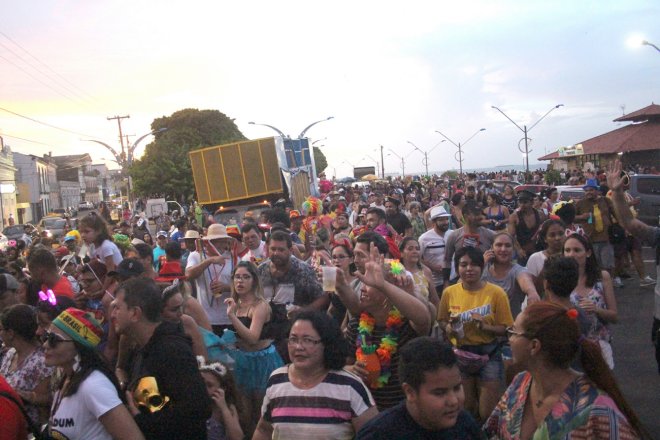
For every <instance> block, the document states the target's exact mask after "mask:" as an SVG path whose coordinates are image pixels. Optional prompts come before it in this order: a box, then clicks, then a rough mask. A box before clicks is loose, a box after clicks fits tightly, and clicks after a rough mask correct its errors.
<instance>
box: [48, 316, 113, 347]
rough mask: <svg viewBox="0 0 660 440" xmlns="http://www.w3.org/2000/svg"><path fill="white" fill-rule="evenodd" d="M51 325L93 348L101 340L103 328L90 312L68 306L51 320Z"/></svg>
mask: <svg viewBox="0 0 660 440" xmlns="http://www.w3.org/2000/svg"><path fill="white" fill-rule="evenodd" d="M53 325H54V326H55V327H57V328H58V329H60V330H62V331H63V332H64V333H66V334H67V335H68V336H71V338H72V339H73V340H74V341H76V342H78V343H80V344H82V345H84V346H85V347H88V348H95V347H96V346H97V345H99V342H101V337H102V336H103V329H102V328H101V324H99V322H98V321H97V320H96V319H95V318H94V315H92V314H91V313H88V312H85V311H82V310H79V309H76V308H73V307H70V308H68V309H66V310H65V311H63V312H62V313H60V314H59V315H58V316H57V318H55V319H54V320H53Z"/></svg>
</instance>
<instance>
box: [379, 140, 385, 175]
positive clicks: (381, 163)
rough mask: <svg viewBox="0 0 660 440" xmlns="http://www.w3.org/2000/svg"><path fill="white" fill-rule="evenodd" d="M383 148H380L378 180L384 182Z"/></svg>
mask: <svg viewBox="0 0 660 440" xmlns="http://www.w3.org/2000/svg"><path fill="white" fill-rule="evenodd" d="M383 148H384V147H383V146H382V145H381V146H380V178H381V179H383V180H385V161H384V160H383V158H384V156H383Z"/></svg>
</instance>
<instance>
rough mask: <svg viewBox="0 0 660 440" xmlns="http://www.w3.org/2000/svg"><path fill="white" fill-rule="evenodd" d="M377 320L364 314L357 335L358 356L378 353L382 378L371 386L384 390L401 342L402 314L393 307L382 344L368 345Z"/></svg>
mask: <svg viewBox="0 0 660 440" xmlns="http://www.w3.org/2000/svg"><path fill="white" fill-rule="evenodd" d="M375 324H376V319H374V317H373V316H371V315H370V314H368V313H367V312H362V314H361V315H360V321H359V324H358V335H357V341H356V345H357V356H361V355H362V354H365V355H366V354H372V353H374V352H376V355H377V356H378V360H379V361H380V376H379V377H378V380H377V381H376V383H374V384H371V385H372V388H382V387H383V386H384V385H386V384H387V382H388V381H389V380H390V376H391V375H392V370H391V368H390V367H391V365H390V364H391V363H392V355H393V354H394V353H396V349H397V347H398V340H399V332H400V330H401V327H402V326H403V320H402V319H401V312H399V311H398V310H397V309H396V308H395V307H392V309H391V310H390V312H389V313H388V315H387V322H386V324H385V331H386V332H385V335H383V337H382V338H381V339H380V344H379V345H376V344H368V343H367V337H371V335H372V334H373V330H374V325H375Z"/></svg>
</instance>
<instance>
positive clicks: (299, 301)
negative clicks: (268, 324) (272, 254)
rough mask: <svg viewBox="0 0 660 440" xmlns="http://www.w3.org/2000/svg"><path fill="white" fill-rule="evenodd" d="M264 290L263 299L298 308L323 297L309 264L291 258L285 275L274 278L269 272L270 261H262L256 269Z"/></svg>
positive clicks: (314, 273)
mask: <svg viewBox="0 0 660 440" xmlns="http://www.w3.org/2000/svg"><path fill="white" fill-rule="evenodd" d="M257 272H258V273H259V280H260V281H261V286H262V287H263V289H264V298H266V300H268V301H270V299H271V298H273V302H275V303H279V304H289V303H291V304H294V305H297V306H300V307H304V306H307V305H309V304H311V303H313V302H314V301H315V300H316V299H317V298H318V297H320V296H321V295H323V290H322V289H321V284H320V283H319V281H318V279H317V278H316V272H314V269H313V268H312V266H310V265H309V264H307V263H305V262H304V261H300V260H299V259H297V258H296V257H294V256H291V265H290V266H289V270H288V271H287V273H286V274H284V275H283V276H282V277H281V278H275V277H273V275H272V274H271V272H270V259H267V260H264V262H263V263H261V264H260V265H259V268H258V269H257Z"/></svg>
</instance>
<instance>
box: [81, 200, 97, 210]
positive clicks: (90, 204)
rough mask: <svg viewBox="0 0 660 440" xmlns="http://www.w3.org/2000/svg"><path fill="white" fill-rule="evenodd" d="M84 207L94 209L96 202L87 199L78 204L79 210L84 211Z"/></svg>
mask: <svg viewBox="0 0 660 440" xmlns="http://www.w3.org/2000/svg"><path fill="white" fill-rule="evenodd" d="M84 209H94V204H93V203H92V202H90V201H88V200H85V201H84V202H80V203H79V204H78V211H82V210H84Z"/></svg>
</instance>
